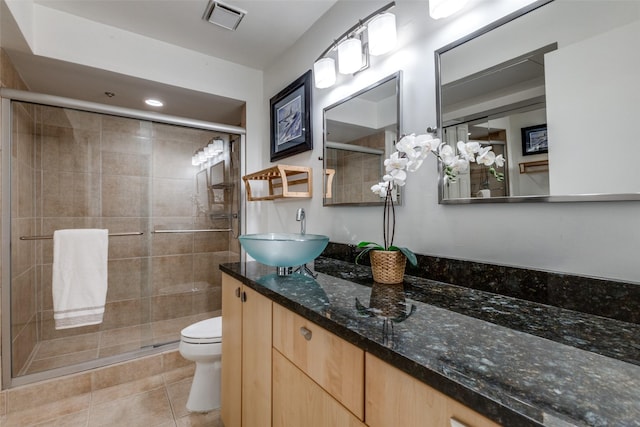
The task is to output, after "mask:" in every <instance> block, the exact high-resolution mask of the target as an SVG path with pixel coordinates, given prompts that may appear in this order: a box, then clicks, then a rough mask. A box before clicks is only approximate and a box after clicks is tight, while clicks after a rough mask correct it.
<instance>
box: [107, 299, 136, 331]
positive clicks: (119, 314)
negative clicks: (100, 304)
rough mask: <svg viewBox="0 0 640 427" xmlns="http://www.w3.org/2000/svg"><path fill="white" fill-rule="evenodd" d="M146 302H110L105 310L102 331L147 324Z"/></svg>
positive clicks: (134, 300) (132, 300)
mask: <svg viewBox="0 0 640 427" xmlns="http://www.w3.org/2000/svg"><path fill="white" fill-rule="evenodd" d="M146 322H147V317H146V316H145V311H144V300H142V299H131V300H123V301H114V302H108V303H107V305H106V306H105V308H104V319H103V321H102V325H100V329H101V330H103V331H104V330H108V329H117V328H124V327H127V326H134V325H139V324H141V323H146Z"/></svg>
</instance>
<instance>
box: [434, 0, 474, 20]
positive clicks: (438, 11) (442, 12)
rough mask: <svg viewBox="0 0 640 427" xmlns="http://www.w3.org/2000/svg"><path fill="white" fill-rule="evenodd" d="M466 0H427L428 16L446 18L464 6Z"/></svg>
mask: <svg viewBox="0 0 640 427" xmlns="http://www.w3.org/2000/svg"><path fill="white" fill-rule="evenodd" d="M466 3H467V0H429V16H431V17H432V18H433V19H440V18H446V17H447V16H450V15H453V14H454V13H456V12H458V11H459V10H460V9H462V8H463V7H464V5H465V4H466Z"/></svg>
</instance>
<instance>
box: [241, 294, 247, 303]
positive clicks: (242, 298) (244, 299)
mask: <svg viewBox="0 0 640 427" xmlns="http://www.w3.org/2000/svg"><path fill="white" fill-rule="evenodd" d="M240 301H242V302H247V293H246V292H242V296H241V297H240Z"/></svg>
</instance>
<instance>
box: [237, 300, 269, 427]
mask: <svg viewBox="0 0 640 427" xmlns="http://www.w3.org/2000/svg"><path fill="white" fill-rule="evenodd" d="M243 292H244V293H243V294H242V299H243V304H242V426H243V427H268V426H270V425H271V329H272V314H271V307H272V303H271V300H270V299H268V298H266V297H264V296H262V295H260V294H259V293H257V292H255V291H253V290H252V289H250V288H246V287H245V288H244V290H243ZM225 426H226V424H225Z"/></svg>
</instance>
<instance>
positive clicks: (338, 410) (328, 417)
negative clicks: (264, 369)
mask: <svg viewBox="0 0 640 427" xmlns="http://www.w3.org/2000/svg"><path fill="white" fill-rule="evenodd" d="M392 425H400V424H392ZM273 427H365V425H364V424H363V423H362V422H361V421H360V420H358V418H356V417H355V416H354V415H353V414H352V413H351V412H349V411H348V410H347V409H346V408H344V407H343V406H342V405H340V404H339V403H338V402H337V401H336V400H335V399H333V398H332V397H331V396H330V395H329V394H328V393H327V392H325V391H324V390H323V389H322V387H320V386H319V385H318V384H316V383H315V382H313V381H312V380H311V379H310V378H309V377H307V376H306V375H305V374H304V372H302V371H301V370H300V369H298V368H297V367H296V366H295V365H294V364H293V363H291V362H290V361H289V360H288V359H287V358H285V357H284V356H283V355H282V354H280V353H279V352H278V350H275V349H274V350H273Z"/></svg>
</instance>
